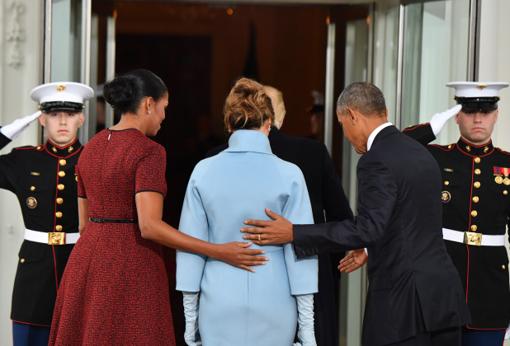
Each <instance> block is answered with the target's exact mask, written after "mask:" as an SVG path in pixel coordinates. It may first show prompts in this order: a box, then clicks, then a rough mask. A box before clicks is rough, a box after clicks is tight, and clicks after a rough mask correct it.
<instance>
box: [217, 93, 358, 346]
mask: <svg viewBox="0 0 510 346" xmlns="http://www.w3.org/2000/svg"><path fill="white" fill-rule="evenodd" d="M264 89H265V91H266V94H267V95H268V96H269V98H270V99H271V104H272V105H273V109H274V113H275V126H273V127H272V128H271V132H270V133H269V142H270V144H271V150H272V151H273V153H274V154H275V155H276V156H278V157H279V158H281V159H283V160H285V161H289V162H292V163H294V164H295V165H297V166H298V167H299V168H300V169H301V171H302V172H303V175H304V177H305V181H306V186H307V188H308V194H309V196H310V202H311V204H312V210H313V218H314V222H315V223H316V224H319V223H324V222H331V221H342V220H345V219H352V211H351V208H350V207H349V203H348V201H347V198H346V197H345V194H344V191H343V189H342V185H341V183H340V179H339V177H338V175H337V174H336V172H335V168H334V165H333V161H332V160H331V157H330V156H329V153H328V151H327V149H326V147H325V146H324V144H322V143H320V142H318V141H315V140H312V139H308V138H301V137H294V136H289V135H287V134H284V133H282V132H280V130H279V129H280V128H281V126H282V125H283V121H284V118H285V113H286V111H285V104H284V102H283V95H282V93H281V92H280V91H279V90H277V89H275V88H273V87H270V86H265V87H264ZM226 147H227V146H226V145H223V146H220V147H217V148H214V149H213V150H212V151H210V152H209V153H208V156H212V155H216V154H217V153H219V152H220V151H223V150H224V149H226ZM343 254H344V253H343V251H335V252H333V253H328V254H322V255H320V256H319V293H317V294H315V297H314V301H315V311H314V317H315V337H316V340H317V345H318V346H337V345H338V344H339V340H338V336H339V335H338V323H339V322H338V310H339V308H338V299H339V297H338V291H339V283H340V274H339V273H338V271H337V270H336V265H337V264H338V261H339V260H340V258H342V257H343Z"/></svg>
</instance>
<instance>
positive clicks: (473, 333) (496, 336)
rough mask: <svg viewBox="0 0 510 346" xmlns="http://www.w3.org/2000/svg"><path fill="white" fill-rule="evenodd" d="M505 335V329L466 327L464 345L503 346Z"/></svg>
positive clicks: (463, 335)
mask: <svg viewBox="0 0 510 346" xmlns="http://www.w3.org/2000/svg"><path fill="white" fill-rule="evenodd" d="M504 337H505V331H504V330H472V329H464V331H463V333H462V346H479V345H483V346H501V345H503V339H504Z"/></svg>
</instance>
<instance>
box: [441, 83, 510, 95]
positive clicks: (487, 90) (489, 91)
mask: <svg viewBox="0 0 510 346" xmlns="http://www.w3.org/2000/svg"><path fill="white" fill-rule="evenodd" d="M446 86H447V87H450V88H454V89H455V97H467V98H477V97H499V91H500V90H501V89H503V88H506V87H508V83H507V82H450V83H447V84H446Z"/></svg>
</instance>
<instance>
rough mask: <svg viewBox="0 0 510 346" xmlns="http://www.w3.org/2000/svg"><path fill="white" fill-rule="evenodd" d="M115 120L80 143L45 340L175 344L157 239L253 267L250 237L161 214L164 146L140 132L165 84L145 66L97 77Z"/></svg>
mask: <svg viewBox="0 0 510 346" xmlns="http://www.w3.org/2000/svg"><path fill="white" fill-rule="evenodd" d="M104 96H105V99H106V100H107V101H108V103H110V104H111V105H112V106H113V108H114V111H115V112H116V113H120V114H122V117H121V120H120V122H119V123H118V124H117V125H115V126H113V127H112V128H110V129H106V130H103V131H102V132H100V133H99V134H97V135H96V136H95V137H94V138H92V139H91V140H90V142H89V143H88V144H87V145H86V147H85V149H84V150H83V152H82V154H81V157H80V160H79V162H78V165H77V166H76V174H77V175H76V178H77V180H78V196H79V198H78V208H79V219H80V220H79V221H80V222H79V223H80V234H81V238H80V240H79V241H78V243H77V244H76V246H75V248H74V251H73V252H72V254H71V256H70V258H69V262H68V264H67V267H66V271H65V273H64V276H63V278H62V282H61V285H60V289H59V291H58V296H57V302H56V305H55V310H54V313H53V322H52V326H51V334H50V342H49V345H66V346H69V345H151V346H152V345H175V338H174V332H173V326H172V314H171V311H170V302H169V290H168V280H167V274H166V269H165V263H164V259H163V255H162V247H161V245H165V246H168V247H173V248H176V249H179V250H184V251H191V252H196V253H199V254H202V255H204V256H208V257H214V258H216V259H219V260H222V261H224V262H227V263H229V264H232V265H235V266H238V267H241V268H244V269H246V270H250V269H249V268H250V266H252V265H259V264H263V263H264V261H265V258H264V257H262V256H260V254H261V253H262V251H259V250H251V249H249V248H248V247H249V245H250V244H249V243H239V242H233V243H227V244H219V245H218V244H210V243H207V242H203V241H201V240H198V239H195V238H192V237H189V236H187V235H185V234H184V233H181V232H179V231H178V230H176V229H175V228H173V227H171V226H169V225H168V224H166V223H165V222H163V221H162V219H161V218H162V214H163V199H164V195H165V194H166V183H165V166H166V162H165V161H166V155H165V150H164V149H163V147H162V146H160V145H159V144H157V143H155V142H153V141H152V140H150V139H149V138H147V137H146V136H147V135H149V136H152V135H155V134H156V133H157V132H158V130H159V128H160V124H161V122H162V121H163V119H164V118H165V108H166V106H167V105H168V91H167V88H166V86H165V84H164V82H163V81H162V80H161V79H160V78H159V77H158V76H156V75H155V74H154V73H152V72H150V71H147V70H135V71H132V72H130V73H127V74H125V75H122V76H119V77H117V78H115V79H114V80H113V81H111V82H109V83H107V84H106V85H105V87H104Z"/></svg>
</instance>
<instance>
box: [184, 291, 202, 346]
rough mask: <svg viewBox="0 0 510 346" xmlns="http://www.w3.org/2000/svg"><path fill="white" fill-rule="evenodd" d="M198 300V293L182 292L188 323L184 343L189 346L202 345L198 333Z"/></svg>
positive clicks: (185, 316)
mask: <svg viewBox="0 0 510 346" xmlns="http://www.w3.org/2000/svg"><path fill="white" fill-rule="evenodd" d="M198 298H199V293H198V292H182V302H183V305H184V318H185V321H186V327H185V331H184V341H185V342H186V345H188V346H200V345H202V341H200V335H199V332H198Z"/></svg>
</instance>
